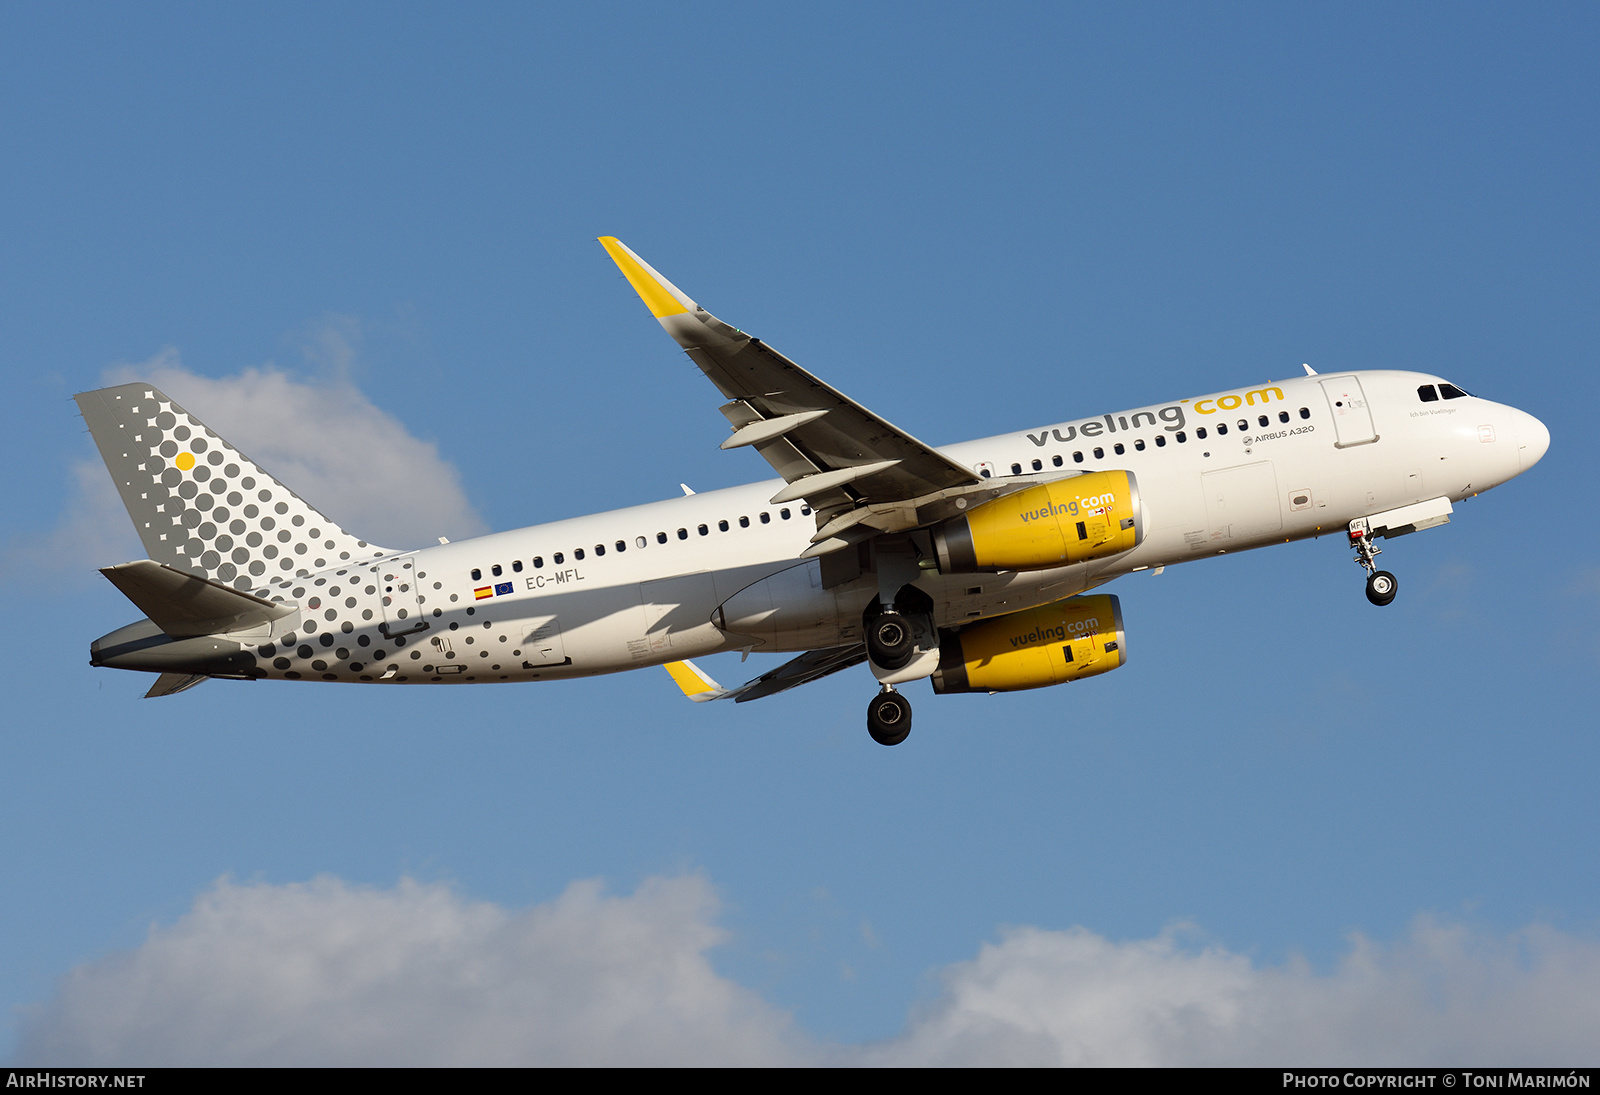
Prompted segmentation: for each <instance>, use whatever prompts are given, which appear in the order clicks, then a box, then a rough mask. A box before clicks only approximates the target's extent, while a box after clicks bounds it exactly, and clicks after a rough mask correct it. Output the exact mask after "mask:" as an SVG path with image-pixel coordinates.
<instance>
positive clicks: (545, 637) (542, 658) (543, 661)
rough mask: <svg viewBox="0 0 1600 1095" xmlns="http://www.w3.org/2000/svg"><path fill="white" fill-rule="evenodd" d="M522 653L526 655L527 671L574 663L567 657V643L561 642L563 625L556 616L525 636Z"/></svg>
mask: <svg viewBox="0 0 1600 1095" xmlns="http://www.w3.org/2000/svg"><path fill="white" fill-rule="evenodd" d="M530 622H531V621H530ZM522 653H523V655H524V659H523V663H522V665H523V668H525V669H536V668H538V667H539V666H544V665H570V664H571V663H572V659H571V658H569V657H567V646H566V643H564V642H562V640H561V624H560V623H559V622H558V621H557V619H556V618H555V617H554V616H552V617H550V618H549V619H548V620H545V621H544V622H542V623H540V624H539V625H538V626H537V627H535V628H534V629H533V630H532V631H530V632H529V633H528V634H527V635H525V636H523V639H522Z"/></svg>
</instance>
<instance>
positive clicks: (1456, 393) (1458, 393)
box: [1439, 384, 1467, 399]
mask: <svg viewBox="0 0 1600 1095" xmlns="http://www.w3.org/2000/svg"><path fill="white" fill-rule="evenodd" d="M1439 394H1440V395H1442V396H1444V397H1445V398H1446V399H1465V398H1466V397H1467V393H1466V392H1464V391H1462V390H1461V389H1460V388H1458V387H1456V386H1455V385H1454V384H1441V385H1439Z"/></svg>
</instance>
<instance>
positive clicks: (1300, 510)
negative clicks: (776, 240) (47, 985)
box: [76, 236, 1550, 745]
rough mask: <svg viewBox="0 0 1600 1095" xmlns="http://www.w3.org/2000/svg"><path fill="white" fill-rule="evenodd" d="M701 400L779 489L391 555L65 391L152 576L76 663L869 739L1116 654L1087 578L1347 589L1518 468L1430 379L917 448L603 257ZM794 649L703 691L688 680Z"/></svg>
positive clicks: (1233, 396) (1264, 397)
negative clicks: (1266, 576)
mask: <svg viewBox="0 0 1600 1095" xmlns="http://www.w3.org/2000/svg"><path fill="white" fill-rule="evenodd" d="M599 242H600V243H601V245H602V246H603V247H604V248H605V250H606V251H607V253H608V254H609V255H610V257H611V259H612V260H613V261H614V262H615V263H616V265H617V266H618V267H619V268H620V269H621V271H622V273H623V275H624V276H625V277H626V278H627V280H628V282H629V283H630V284H631V285H632V287H633V289H634V290H635V291H636V292H637V293H638V295H639V297H640V298H641V299H642V300H643V302H644V304H645V305H646V307H647V308H648V309H649V310H650V313H651V314H652V315H653V316H654V317H655V318H656V320H657V321H659V323H660V324H661V326H662V327H663V328H664V329H665V330H666V332H667V333H668V334H669V335H671V336H672V338H673V339H675V340H676V341H677V343H678V345H679V346H681V347H682V348H683V351H684V353H685V354H687V355H688V357H689V358H690V360H692V361H693V362H694V363H695V364H696V365H697V366H699V368H700V369H701V371H703V372H704V373H705V375H706V377H707V378H708V379H709V380H710V381H711V382H712V383H713V384H714V385H715V386H716V388H717V389H718V391H719V392H720V393H721V395H722V398H723V399H724V400H725V402H724V403H723V404H722V406H721V411H722V414H723V416H724V417H725V418H726V419H727V422H728V426H729V428H730V430H731V432H730V433H729V434H728V436H727V437H726V438H725V439H724V440H723V441H722V442H721V447H722V448H724V449H739V448H752V449H754V450H755V451H756V452H757V453H759V454H760V455H761V456H762V457H763V458H764V459H765V460H766V461H767V463H768V464H770V465H771V466H772V469H773V470H774V471H775V472H777V474H778V476H779V478H778V479H775V480H768V481H765V482H759V483H753V484H750V485H747V486H741V487H733V488H729V489H726V490H717V491H708V492H704V493H700V494H695V493H693V492H691V491H690V490H689V488H688V487H684V488H683V489H684V495H683V496H682V497H676V498H671V499H669V500H667V501H662V502H655V503H651V504H648V505H642V506H634V507H631V508H628V509H619V510H613V511H611V512H609V513H601V514H596V515H594V516H589V517H579V518H574V519H571V520H564V521H554V522H550V523H548V524H542V525H534V526H532V527H530V528H524V529H519V530H517V531H514V532H499V533H493V534H490V535H487V536H480V537H476V538H474V539H471V540H463V541H459V542H455V543H451V542H447V541H445V540H444V539H443V538H441V540H440V542H439V544H438V545H437V546H429V547H423V548H414V549H406V550H396V549H392V548H386V547H378V546H375V545H373V544H370V543H368V542H367V541H365V540H362V539H359V538H358V537H357V536H356V535H354V534H353V533H350V532H347V531H346V530H345V529H343V528H342V527H340V526H339V525H337V524H336V523H335V522H334V521H333V520H331V519H330V518H329V517H327V516H325V515H324V514H322V513H320V512H318V511H317V510H316V509H315V508H314V507H313V506H311V505H310V504H309V503H307V502H306V501H304V500H303V499H301V498H300V497H298V496H297V495H295V494H294V493H293V492H292V491H291V490H289V489H288V488H287V487H286V486H284V485H283V484H282V483H280V482H278V481H277V480H276V479H274V478H273V477H272V476H271V475H269V474H268V473H267V472H266V471H264V470H263V469H262V468H261V467H260V466H258V465H257V464H255V463H254V462H253V461H251V460H250V459H249V458H248V457H246V456H245V455H244V454H243V453H241V452H239V451H238V449H236V448H235V447H234V446H232V445H230V444H229V443H228V442H227V441H226V440H224V439H223V438H221V437H219V436H218V435H217V434H216V433H215V432H213V431H212V430H210V429H208V428H207V427H206V426H205V425H204V423H202V422H201V421H200V420H199V419H198V418H196V417H195V416H194V415H193V414H191V413H190V412H188V411H186V410H185V409H184V408H182V407H180V406H179V405H178V404H176V403H175V402H173V401H172V399H171V398H170V397H168V396H167V395H165V394H164V393H162V392H161V391H160V390H158V389H157V388H155V387H154V386H153V385H150V384H144V383H133V384H123V385H119V386H117V387H112V388H103V389H100V390H98V391H92V392H86V393H83V394H80V395H78V396H76V400H77V403H78V407H79V409H80V411H81V413H82V415H83V418H84V420H85V421H86V422H87V424H88V426H89V430H90V432H91V433H92V434H93V436H94V439H95V443H96V444H97V446H98V447H99V449H100V453H101V455H102V456H103V458H104V460H105V463H106V466H107V468H108V470H109V471H110V473H111V476H112V479H113V480H114V481H115V483H116V486H117V490H118V492H119V493H120V495H121V497H122V500H123V502H124V504H125V505H126V507H127V510H128V513H129V515H130V517H132V519H133V522H134V525H135V526H136V528H137V529H138V533H139V537H140V539H141V541H142V543H143V545H144V548H145V551H146V553H147V554H148V556H149V557H148V558H146V559H141V560H137V561H134V562H128V563H122V564H119V565H116V566H110V567H106V568H104V569H103V570H102V571H101V573H102V574H104V575H105V576H106V577H107V578H108V579H109V580H110V581H111V582H112V584H114V585H115V586H116V587H117V588H118V589H119V590H121V591H122V592H123V593H124V594H125V595H126V596H127V597H128V599H129V600H130V601H132V602H133V604H134V606H135V607H136V608H138V609H139V610H140V611H141V612H143V613H144V614H145V618H143V619H140V620H139V621H137V622H136V623H132V624H129V625H127V626H126V627H122V628H119V629H117V630H115V631H112V632H110V633H109V634H107V635H104V636H102V637H101V638H100V639H98V640H96V641H95V642H94V643H93V644H91V647H90V664H91V665H93V666H105V667H111V668H117V669H129V670H138V671H143V672H153V673H157V674H159V676H158V677H157V679H156V682H155V684H154V685H153V686H152V687H151V688H150V691H149V692H148V693H147V695H148V696H167V695H174V694H177V693H179V692H182V691H184V690H186V689H188V688H192V687H194V686H195V685H197V684H200V683H202V682H203V681H206V680H208V679H210V678H222V679H231V680H262V679H270V680H297V681H341V682H349V683H355V682H360V683H372V684H466V683H486V682H499V681H533V680H560V679H564V678H572V677H585V676H591V675H596V674H602V673H614V672H618V671H621V670H626V669H634V668H639V667H644V666H657V665H663V666H665V667H666V668H667V670H668V672H669V673H670V674H671V676H672V678H673V680H674V681H675V682H676V683H677V684H678V686H679V687H680V688H681V689H682V691H683V692H684V693H685V694H686V695H687V696H688V697H689V698H690V699H693V700H695V701H707V700H719V699H732V700H734V701H735V702H745V701H749V700H754V699H759V698H761V697H764V696H770V695H773V694H775V693H777V692H781V691H784V690H786V689H790V688H794V687H796V686H798V685H802V684H806V683H808V682H810V681H814V680H817V679H819V678H821V677H824V676H827V675H828V674H831V673H835V672H838V671H840V670H843V669H846V668H849V667H851V666H855V665H859V664H860V663H862V662H866V663H867V665H868V666H869V668H870V670H871V672H872V675H873V677H874V678H875V679H876V680H877V683H878V692H877V694H876V695H874V696H873V698H872V700H871V702H870V704H869V705H868V709H867V728H868V731H869V733H870V734H871V736H872V738H873V740H875V741H877V742H879V743H880V744H883V745H895V744H898V743H900V742H902V741H904V740H905V739H906V736H907V735H908V734H909V733H910V729H911V705H910V703H909V701H908V700H907V699H906V698H905V696H904V694H903V693H902V692H901V691H900V690H899V687H898V686H901V685H905V684H907V683H910V682H912V681H917V680H922V679H924V678H926V679H929V680H930V681H931V683H932V686H933V691H934V692H935V693H936V694H943V693H954V692H990V693H993V692H1008V691H1017V690H1021V689H1029V688H1040V687H1045V686H1049V685H1055V684H1063V683H1067V682H1071V681H1076V680H1081V679H1084V678H1087V677H1091V676H1096V675H1099V674H1102V673H1106V672H1109V671H1111V670H1113V669H1116V668H1119V667H1120V666H1122V665H1123V664H1124V663H1125V662H1126V659H1127V640H1126V635H1125V632H1124V625H1123V618H1122V610H1121V606H1120V604H1119V602H1118V599H1117V598H1116V597H1115V596H1114V595H1111V594H1107V593H1102V592H1095V591H1096V590H1098V589H1099V587H1100V586H1103V585H1105V584H1106V583H1107V582H1110V581H1111V580H1113V579H1115V578H1118V577H1121V576H1122V575H1125V574H1129V573H1133V572H1135V571H1144V570H1150V569H1154V570H1155V571H1156V572H1158V573H1159V572H1160V570H1161V568H1163V567H1167V566H1172V565H1174V564H1176V563H1182V562H1187V561H1190V560H1195V559H1200V558H1206V557H1210V556H1215V555H1220V554H1224V553H1228V552H1237V551H1244V550H1248V549H1251V548H1258V547H1265V546H1267V545H1269V544H1279V543H1288V542H1291V541H1294V540H1303V539H1306V538H1307V537H1314V536H1319V535H1323V534H1327V533H1340V534H1343V535H1344V537H1345V538H1346V541H1347V543H1348V544H1349V545H1350V547H1351V549H1352V550H1353V551H1354V553H1355V561H1356V562H1358V563H1359V564H1360V565H1361V566H1362V568H1363V569H1364V570H1365V571H1366V572H1367V580H1366V594H1367V598H1368V599H1369V600H1370V601H1371V602H1372V603H1373V604H1375V605H1387V604H1389V603H1390V602H1391V601H1393V600H1394V598H1395V594H1396V592H1397V589H1398V585H1397V582H1396V579H1395V577H1394V575H1393V574H1392V573H1390V572H1389V571H1386V570H1379V569H1378V567H1377V564H1376V561H1375V560H1376V557H1377V556H1378V554H1379V553H1380V549H1379V548H1378V547H1377V546H1376V544H1375V541H1376V540H1377V539H1379V538H1384V539H1392V538H1394V537H1398V536H1402V535H1406V534H1409V533H1412V532H1416V531H1419V530H1422V529H1427V528H1432V527H1435V526H1438V525H1442V524H1445V523H1447V522H1449V520H1450V515H1451V513H1452V512H1453V508H1452V506H1453V503H1456V502H1460V501H1461V500H1462V499H1464V498H1467V497H1469V496H1476V495H1478V494H1480V493H1481V492H1483V491H1485V490H1488V489H1489V488H1490V487H1494V486H1498V485H1499V484H1501V483H1504V482H1506V481H1507V480H1509V479H1511V478H1513V477H1514V476H1517V475H1519V474H1521V473H1522V472H1524V471H1526V470H1527V469H1528V468H1530V467H1532V466H1533V465H1534V464H1535V463H1537V462H1538V461H1539V459H1540V458H1541V457H1543V456H1544V454H1545V451H1546V450H1547V449H1548V448H1549V444H1550V434H1549V431H1548V430H1547V429H1546V428H1545V426H1544V425H1543V423H1541V422H1540V421H1539V420H1538V419H1536V418H1535V417H1533V416H1532V415H1530V414H1528V413H1526V412H1524V411H1521V410H1518V409H1516V408H1515V407H1510V406H1507V405H1504V404H1500V403H1494V402H1490V401H1489V400H1487V399H1480V398H1478V397H1476V396H1473V395H1471V394H1470V393H1468V392H1467V391H1465V390H1464V389H1462V388H1460V387H1458V386H1456V385H1455V384H1452V383H1450V382H1449V381H1447V380H1445V379H1444V378H1442V377H1438V376H1433V375H1430V374H1425V373H1415V372H1402V371H1392V370H1382V371H1362V372H1340V373H1336V374H1318V373H1317V372H1316V371H1315V370H1313V369H1312V368H1311V366H1310V365H1306V366H1304V371H1305V375H1304V376H1296V377H1293V378H1291V379H1287V380H1279V381H1275V382H1272V383H1266V384H1254V385H1250V386H1247V387H1237V388H1232V389H1229V390H1226V391H1222V392H1217V393H1214V394H1211V395H1205V396H1199V397H1190V398H1187V399H1178V400H1175V401H1172V402H1168V403H1165V404H1161V405H1159V406H1150V407H1141V408H1138V409H1136V410H1129V411H1117V412H1113V413H1108V414H1096V415H1093V416H1091V417H1087V418H1078V419H1071V420H1068V421H1064V422H1060V423H1057V424H1054V425H1046V426H1038V427H1032V428H1029V429H1025V430H1022V431H1020V432H1016V433H1007V434H1001V435H998V436H995V437H988V438H984V439H982V440H978V441H969V442H965V443H962V444H956V445H950V446H948V447H945V448H934V447H932V446H929V445H926V444H924V443H923V442H921V441H919V440H917V439H916V438H915V437H913V436H911V435H910V434H908V433H906V432H905V431H904V430H901V429H899V428H898V427H896V426H894V425H892V424H890V423H889V422H887V421H885V420H884V419H882V418H880V417H879V416H877V415H875V414H873V413H872V412H871V411H869V410H868V409H867V408H865V407H863V406H861V405H860V404H859V403H856V402H855V401H854V400H852V399H850V397H849V396H847V395H845V394H844V393H843V392H841V391H839V390H838V389H836V388H834V387H832V386H831V385H829V384H827V383H826V382H824V381H823V380H821V379H820V378H818V377H816V376H814V375H813V374H811V373H809V372H807V371H806V370H805V369H803V368H801V367H800V366H799V365H797V364H795V363H794V362H793V361H790V360H789V359H788V358H786V357H784V356H783V355H782V354H781V353H779V352H778V351H777V350H774V349H773V348H772V347H770V346H768V345H767V344H766V343H765V342H763V341H762V340H761V339H759V338H756V337H754V336H752V335H749V334H747V333H745V332H744V331H742V330H739V329H738V328H735V327H732V326H730V325H728V324H726V323H724V322H722V321H721V320H719V319H717V318H716V317H715V316H713V315H712V314H711V313H710V312H707V311H706V310H705V309H704V308H702V307H701V306H700V305H699V304H698V303H696V302H695V301H694V300H693V299H691V298H690V297H689V296H688V295H687V294H685V293H684V292H683V291H682V290H680V289H679V288H678V287H677V286H675V285H673V284H672V283H671V282H670V281H668V280H667V279H666V278H664V277H663V276H662V275H661V274H659V273H658V272H657V271H656V270H655V269H654V268H653V267H652V266H650V265H649V264H648V263H646V262H645V261H644V260H643V259H642V258H640V257H639V256H638V255H637V254H635V253H634V252H633V251H631V250H629V249H628V248H627V247H626V246H624V245H623V244H622V243H621V242H620V241H618V240H617V239H615V238H613V237H610V236H606V237H602V238H601V239H600V241H599ZM723 651H742V652H744V653H745V654H748V653H750V652H752V651H760V652H788V653H796V654H798V656H797V657H795V658H793V659H791V660H789V661H787V662H785V663H784V664H782V665H780V666H779V667H777V668H776V669H773V670H771V671H770V672H767V673H763V674H762V675H760V676H759V677H756V678H754V679H753V680H750V681H748V682H746V683H745V684H742V685H739V686H737V687H733V688H723V687H722V686H721V685H719V684H717V682H716V681H715V680H713V679H712V678H711V677H710V676H709V675H707V674H706V673H705V672H704V671H703V670H702V669H700V667H699V666H697V665H696V664H695V663H694V661H693V660H692V659H694V658H697V657H702V656H705V655H710V654H715V653H719V652H723Z"/></svg>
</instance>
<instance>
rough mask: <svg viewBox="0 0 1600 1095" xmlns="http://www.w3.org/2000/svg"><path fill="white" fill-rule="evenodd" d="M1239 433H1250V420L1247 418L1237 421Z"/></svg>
mask: <svg viewBox="0 0 1600 1095" xmlns="http://www.w3.org/2000/svg"><path fill="white" fill-rule="evenodd" d="M1239 432H1240V433H1249V432H1250V420H1249V419H1248V418H1241V419H1239Z"/></svg>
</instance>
